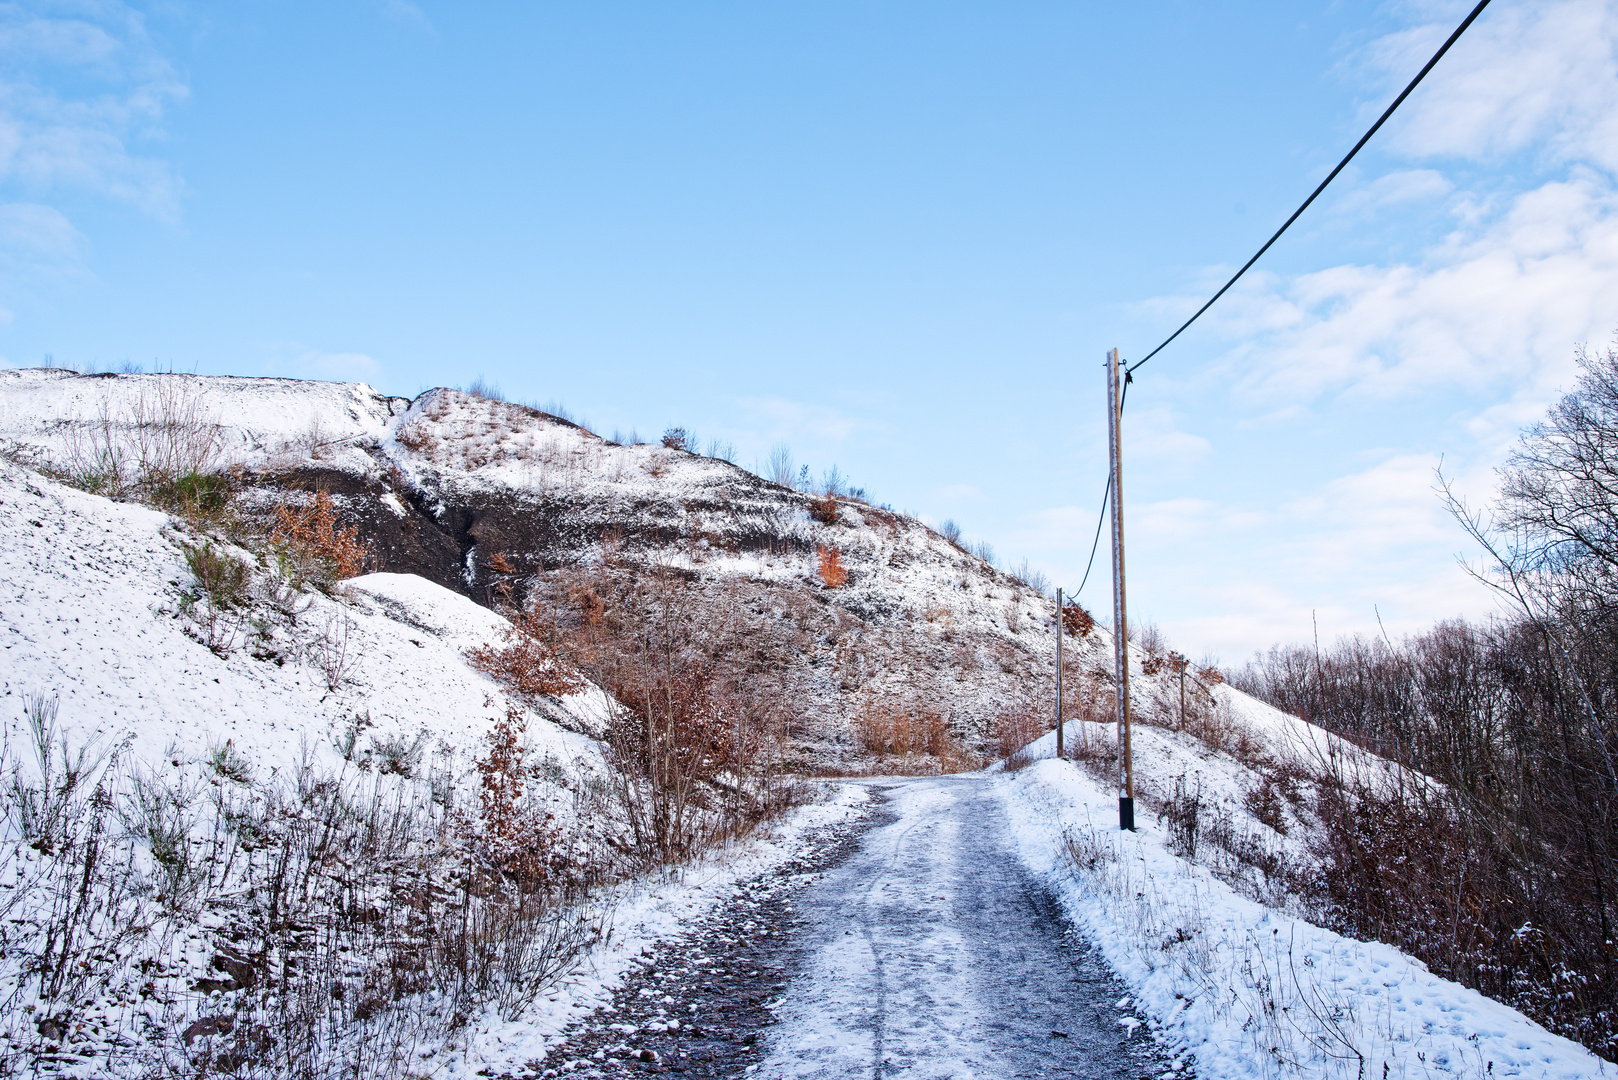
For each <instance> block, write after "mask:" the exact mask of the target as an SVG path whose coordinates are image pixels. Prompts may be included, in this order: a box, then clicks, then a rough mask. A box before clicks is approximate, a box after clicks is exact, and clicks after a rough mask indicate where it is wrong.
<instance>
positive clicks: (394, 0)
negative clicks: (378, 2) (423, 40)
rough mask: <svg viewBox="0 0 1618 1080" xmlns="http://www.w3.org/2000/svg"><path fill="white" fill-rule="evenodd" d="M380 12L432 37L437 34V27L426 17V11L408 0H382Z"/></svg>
mask: <svg viewBox="0 0 1618 1080" xmlns="http://www.w3.org/2000/svg"><path fill="white" fill-rule="evenodd" d="M382 14H383V15H385V16H387V18H388V19H389V20H391V21H393V22H395V23H398V24H399V25H401V26H406V27H409V28H410V29H412V30H420V31H422V32H424V33H427V34H430V35H432V36H433V37H437V36H438V28H437V27H436V26H434V25H433V21H432V20H431V19H429V18H428V17H427V13H426V12H425V11H423V10H421V8H419V7H417V6H416V5H415V4H412V3H411V2H410V0H382Z"/></svg>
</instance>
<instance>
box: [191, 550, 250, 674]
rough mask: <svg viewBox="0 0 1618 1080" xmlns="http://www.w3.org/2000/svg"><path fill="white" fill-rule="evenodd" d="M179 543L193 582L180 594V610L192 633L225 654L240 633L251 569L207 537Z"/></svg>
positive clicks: (230, 650) (242, 625)
mask: <svg viewBox="0 0 1618 1080" xmlns="http://www.w3.org/2000/svg"><path fill="white" fill-rule="evenodd" d="M182 546H183V549H184V551H185V562H186V566H187V567H188V568H189V569H190V571H191V576H192V580H193V582H194V585H193V587H192V588H190V589H187V590H186V591H185V592H184V593H183V594H182V595H181V597H180V613H181V614H182V615H184V616H185V617H186V619H187V621H188V623H189V624H190V629H191V633H192V636H194V637H195V638H196V639H197V640H198V641H200V642H202V643H203V644H204V645H206V646H208V648H209V649H211V650H213V651H214V653H216V654H217V655H219V656H228V655H230V653H231V652H232V651H233V650H234V649H235V648H236V646H237V645H238V644H240V642H241V639H242V636H243V633H244V629H245V614H244V612H245V609H246V608H247V606H248V604H249V603H250V602H251V594H252V570H251V568H250V567H249V566H248V565H247V564H246V563H244V562H242V561H241V560H240V559H239V558H237V557H236V556H235V555H234V554H232V553H230V552H228V551H226V550H224V549H222V548H220V547H217V546H215V544H214V543H213V541H211V540H204V541H203V542H202V543H200V544H184V545H182Z"/></svg>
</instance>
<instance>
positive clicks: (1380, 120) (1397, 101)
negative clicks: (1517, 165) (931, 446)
mask: <svg viewBox="0 0 1618 1080" xmlns="http://www.w3.org/2000/svg"><path fill="white" fill-rule="evenodd" d="M1488 6H1489V0H1481V2H1480V3H1479V4H1478V6H1477V7H1475V8H1473V9H1472V14H1470V15H1468V16H1467V17H1466V18H1465V19H1463V20H1462V21H1461V25H1459V26H1457V27H1456V28H1455V32H1454V33H1453V34H1451V35H1450V36H1449V37H1448V38H1447V39H1445V41H1444V44H1442V45H1440V46H1439V47H1438V51H1437V52H1435V53H1433V58H1432V59H1431V60H1429V61H1427V63H1426V65H1424V66H1423V67H1422V69H1421V70H1420V71H1418V72H1416V77H1415V78H1414V79H1411V80H1410V85H1409V86H1406V87H1405V88H1404V90H1403V91H1402V92H1401V93H1400V94H1399V96H1398V97H1396V98H1394V99H1393V104H1392V105H1389V106H1388V107H1387V109H1385V110H1384V111H1383V113H1382V115H1381V116H1379V117H1377V118H1376V123H1374V124H1372V125H1371V129H1370V130H1369V131H1367V132H1366V133H1365V134H1364V135H1361V136H1360V141H1359V142H1357V143H1355V144H1354V149H1352V150H1350V151H1349V152H1348V155H1347V156H1346V157H1344V158H1343V160H1342V161H1339V162H1338V163H1337V168H1335V169H1333V170H1332V171H1331V173H1330V175H1328V176H1327V177H1326V179H1324V180H1322V181H1321V182H1320V186H1319V187H1317V188H1315V190H1314V191H1312V192H1310V193H1309V197H1308V198H1307V199H1305V200H1303V205H1302V206H1300V207H1298V208H1297V209H1296V210H1294V211H1292V216H1291V217H1289V218H1287V219H1286V221H1285V223H1283V224H1282V226H1281V227H1280V228H1279V229H1277V230H1275V235H1274V236H1272V237H1270V238H1269V239H1268V240H1266V241H1264V246H1263V247H1261V248H1259V249H1258V251H1256V252H1255V253H1254V254H1253V257H1252V258H1251V259H1248V260H1247V261H1246V262H1245V263H1243V264H1242V268H1241V269H1240V270H1238V271H1236V273H1235V274H1233V275H1232V276H1231V279H1230V280H1229V281H1227V282H1225V284H1224V285H1223V286H1222V287H1221V288H1220V290H1219V291H1218V292H1216V293H1214V294H1213V296H1212V297H1211V298H1209V300H1208V302H1207V303H1206V304H1203V305H1202V306H1201V307H1200V308H1198V309H1197V313H1196V314H1195V315H1193V316H1191V317H1190V318H1189V319H1187V320H1186V321H1185V322H1184V323H1182V324H1180V328H1179V329H1178V330H1176V331H1174V333H1172V334H1170V335H1169V336H1168V337H1167V338H1166V339H1165V340H1164V342H1163V344H1162V345H1159V346H1158V347H1157V348H1155V349H1153V350H1152V351H1151V352H1149V353H1147V354H1146V355H1145V356H1144V357H1142V358H1141V359H1140V360H1138V361H1136V362H1135V363H1133V364H1131V365H1129V370H1130V371H1134V370H1135V369H1136V368H1138V367H1140V366H1141V365H1142V364H1144V363H1146V361H1148V360H1150V359H1151V358H1152V357H1154V356H1156V355H1157V354H1158V353H1160V352H1162V351H1163V349H1164V347H1165V346H1167V345H1168V343H1169V342H1170V341H1173V340H1174V339H1175V338H1177V337H1179V336H1180V335H1181V334H1183V333H1184V332H1185V329H1186V327H1188V326H1190V325H1191V324H1192V323H1194V322H1196V321H1197V319H1198V318H1200V317H1201V315H1202V313H1203V312H1204V311H1207V310H1208V309H1209V308H1211V307H1213V305H1214V301H1215V300H1218V299H1219V298H1220V297H1221V296H1224V295H1225V293H1226V291H1227V290H1228V289H1229V288H1230V287H1231V286H1232V285H1234V284H1236V282H1237V281H1239V280H1240V279H1241V276H1242V275H1243V274H1245V273H1247V271H1248V269H1249V268H1250V267H1251V266H1252V265H1253V264H1254V263H1256V262H1258V260H1259V256H1261V255H1263V254H1264V253H1265V252H1266V251H1268V250H1270V245H1271V244H1274V243H1275V242H1276V241H1277V240H1279V239H1281V234H1282V233H1284V232H1286V231H1287V229H1288V227H1290V226H1291V225H1292V223H1293V222H1294V221H1297V220H1298V218H1299V216H1300V215H1302V214H1303V212H1304V211H1305V210H1307V209H1309V204H1310V203H1312V202H1314V201H1315V199H1316V198H1317V197H1318V196H1319V195H1320V193H1321V192H1322V191H1325V190H1326V185H1327V184H1329V183H1331V182H1332V181H1333V180H1335V179H1337V174H1338V173H1340V172H1342V171H1343V169H1344V168H1345V167H1346V166H1347V165H1348V163H1349V162H1350V161H1353V160H1354V155H1355V154H1357V153H1359V152H1360V150H1361V148H1362V147H1364V146H1365V144H1366V143H1368V142H1370V141H1371V136H1372V135H1375V134H1376V133H1377V131H1378V129H1380V128H1381V127H1382V125H1383V124H1385V123H1387V122H1388V117H1390V116H1392V115H1393V110H1395V109H1397V108H1398V107H1399V106H1400V105H1402V104H1404V100H1405V98H1407V97H1409V96H1410V92H1411V91H1412V90H1414V89H1415V88H1416V87H1417V86H1418V85H1420V83H1421V80H1423V79H1425V78H1426V77H1427V73H1428V72H1429V71H1431V70H1433V66H1434V65H1436V64H1437V63H1438V61H1439V60H1441V59H1443V56H1444V54H1445V53H1447V52H1449V47H1450V46H1451V45H1453V44H1455V42H1456V41H1458V40H1459V39H1460V36H1461V35H1462V34H1464V33H1465V32H1466V28H1467V27H1468V26H1471V25H1472V22H1473V20H1475V19H1476V18H1477V17H1478V16H1479V15H1481V14H1483V9H1484V8H1486V7H1488Z"/></svg>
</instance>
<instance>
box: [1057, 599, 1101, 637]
mask: <svg viewBox="0 0 1618 1080" xmlns="http://www.w3.org/2000/svg"><path fill="white" fill-rule="evenodd" d="M1062 628H1063V629H1064V630H1066V631H1067V632H1068V633H1070V634H1076V635H1077V636H1079V637H1081V638H1082V637H1089V636H1090V631H1092V630H1094V629H1095V628H1096V620H1095V616H1093V615H1091V614H1090V613H1089V612H1088V611H1085V610H1084V609H1083V608H1082V607H1080V606H1079V602H1078V601H1077V600H1069V601H1068V602H1067V603H1065V604H1063V605H1062Z"/></svg>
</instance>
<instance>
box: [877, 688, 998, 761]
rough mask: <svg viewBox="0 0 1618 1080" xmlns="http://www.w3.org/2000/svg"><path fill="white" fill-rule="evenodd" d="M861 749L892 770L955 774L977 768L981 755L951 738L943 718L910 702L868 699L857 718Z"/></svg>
mask: <svg viewBox="0 0 1618 1080" xmlns="http://www.w3.org/2000/svg"><path fill="white" fill-rule="evenodd" d="M853 726H854V737H855V739H856V740H857V742H858V743H859V746H860V749H862V750H864V751H865V752H866V753H869V754H874V755H875V756H876V758H877V760H878V768H879V769H880V770H881V771H884V772H893V773H901V774H906V773H921V774H929V775H930V774H936V773H953V772H966V771H968V770H971V769H975V768H978V767H979V765H980V764H981V762H980V760H979V759H978V757H977V756H976V755H975V754H973V753H971V752H970V751H968V750H966V749H965V748H964V747H962V746H961V745H960V744H959V743H957V742H956V741H955V740H954V739H953V738H951V737H950V734H949V728H948V725H947V724H945V722H944V718H943V717H941V716H940V715H938V713H936V712H933V711H931V710H929V709H926V708H923V707H919V706H917V705H915V704H913V703H910V702H903V701H898V702H895V701H885V700H881V699H867V700H866V701H864V702H863V703H862V704H861V707H860V710H859V712H858V713H857V714H856V716H855V718H854V725H853Z"/></svg>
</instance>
